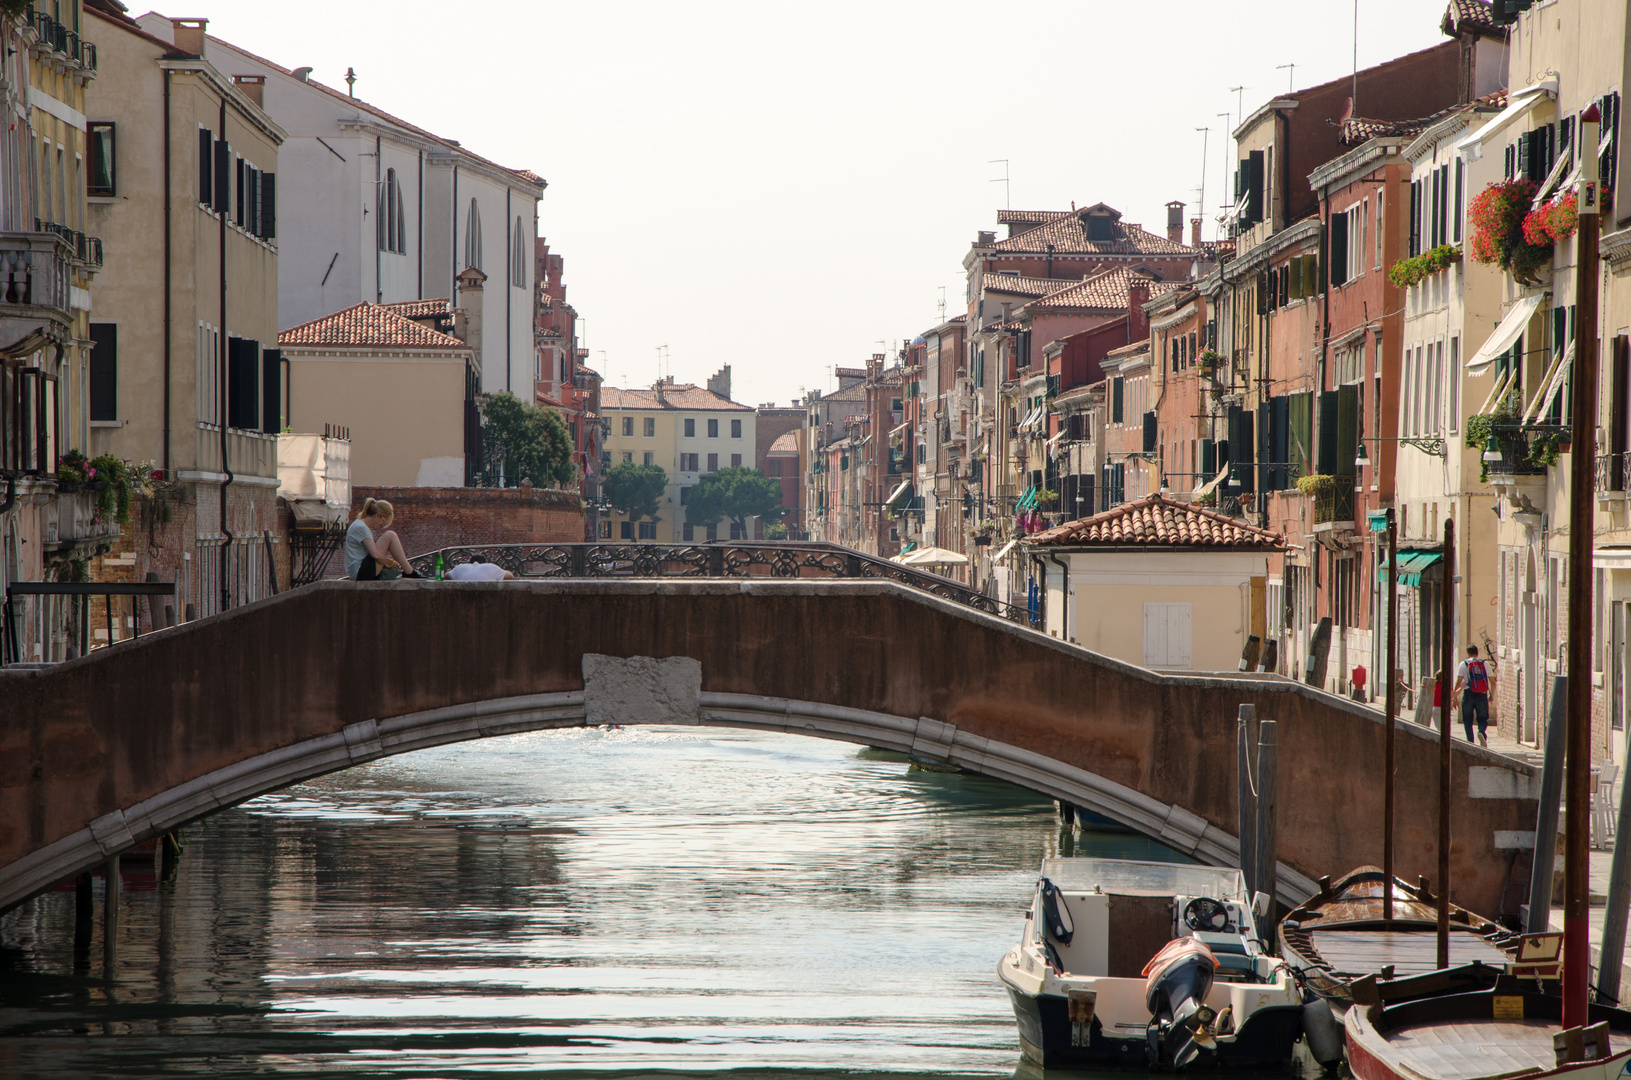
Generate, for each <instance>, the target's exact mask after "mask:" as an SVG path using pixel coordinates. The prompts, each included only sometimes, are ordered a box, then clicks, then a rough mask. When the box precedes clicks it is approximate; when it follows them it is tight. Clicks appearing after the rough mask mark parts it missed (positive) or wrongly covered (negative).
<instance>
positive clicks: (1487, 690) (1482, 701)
mask: <svg viewBox="0 0 1631 1080" xmlns="http://www.w3.org/2000/svg"><path fill="white" fill-rule="evenodd" d="M1494 684H1495V680H1494V678H1493V677H1492V676H1491V674H1490V670H1489V664H1488V663H1487V662H1486V661H1484V660H1480V659H1479V658H1478V646H1476V645H1468V646H1467V658H1466V659H1465V660H1463V661H1461V663H1460V664H1459V665H1457V666H1456V669H1455V690H1454V695H1455V696H1454V698H1453V700H1454V701H1456V702H1459V703H1460V705H1461V726H1462V727H1463V728H1465V729H1466V731H1467V741H1468V742H1472V741H1473V737H1472V725H1473V721H1474V720H1476V721H1477V722H1478V745H1479V746H1488V745H1489V734H1488V728H1489V696H1490V695H1491V694H1492V693H1494V692H1495V689H1494Z"/></svg>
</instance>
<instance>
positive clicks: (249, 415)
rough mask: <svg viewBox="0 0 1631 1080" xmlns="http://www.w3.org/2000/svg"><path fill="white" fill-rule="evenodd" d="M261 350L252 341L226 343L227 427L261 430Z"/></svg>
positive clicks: (250, 339)
mask: <svg viewBox="0 0 1631 1080" xmlns="http://www.w3.org/2000/svg"><path fill="white" fill-rule="evenodd" d="M260 396H261V346H260V342H258V341H255V340H254V339H253V338H235V337H229V338H228V339H227V424H228V426H229V427H235V428H239V429H241V430H244V431H259V430H260V427H261V408H260Z"/></svg>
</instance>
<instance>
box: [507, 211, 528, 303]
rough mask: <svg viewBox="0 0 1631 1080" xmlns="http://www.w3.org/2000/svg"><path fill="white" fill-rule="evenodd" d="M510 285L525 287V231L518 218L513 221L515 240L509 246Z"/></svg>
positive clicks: (519, 287)
mask: <svg viewBox="0 0 1631 1080" xmlns="http://www.w3.org/2000/svg"><path fill="white" fill-rule="evenodd" d="M510 284H511V285H513V286H515V287H516V288H518V289H525V288H526V287H527V230H526V227H525V226H524V225H522V223H521V218H520V217H517V218H516V219H515V238H514V240H513V241H512V242H511V244H510Z"/></svg>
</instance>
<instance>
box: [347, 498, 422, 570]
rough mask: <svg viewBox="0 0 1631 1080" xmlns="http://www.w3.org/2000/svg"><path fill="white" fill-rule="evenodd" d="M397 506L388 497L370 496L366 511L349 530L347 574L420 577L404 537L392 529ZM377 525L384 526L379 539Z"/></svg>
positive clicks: (359, 515)
mask: <svg viewBox="0 0 1631 1080" xmlns="http://www.w3.org/2000/svg"><path fill="white" fill-rule="evenodd" d="M394 517H396V510H395V509H394V508H393V507H392V506H391V504H390V503H388V502H386V501H385V500H384V499H369V500H368V501H366V502H364V503H363V504H362V513H360V514H358V515H357V519H356V520H355V521H353V522H352V523H351V527H350V528H348V529H346V531H345V576H346V577H348V578H351V579H352V580H353V581H383V580H385V579H387V578H394V577H397V576H398V575H399V574H400V575H401V576H402V577H418V576H419V574H418V573H417V572H416V571H415V570H414V569H413V567H412V566H410V565H409V564H408V556H407V555H406V554H405V553H404V552H403V550H402V541H401V539H399V538H398V537H397V535H396V533H394V532H391V531H390V529H389V526H390V524H391V520H392V519H393V518H394ZM375 529H384V530H385V531H384V532H382V533H380V534H379V537H378V538H377V539H376V538H375V536H374V530H375Z"/></svg>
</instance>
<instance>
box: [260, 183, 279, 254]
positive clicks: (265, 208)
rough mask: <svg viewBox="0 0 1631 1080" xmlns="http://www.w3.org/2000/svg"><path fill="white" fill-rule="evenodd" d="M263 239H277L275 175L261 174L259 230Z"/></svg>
mask: <svg viewBox="0 0 1631 1080" xmlns="http://www.w3.org/2000/svg"><path fill="white" fill-rule="evenodd" d="M260 234H261V237H262V238H263V239H266V240H272V239H275V238H276V237H277V173H261V228H260Z"/></svg>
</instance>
